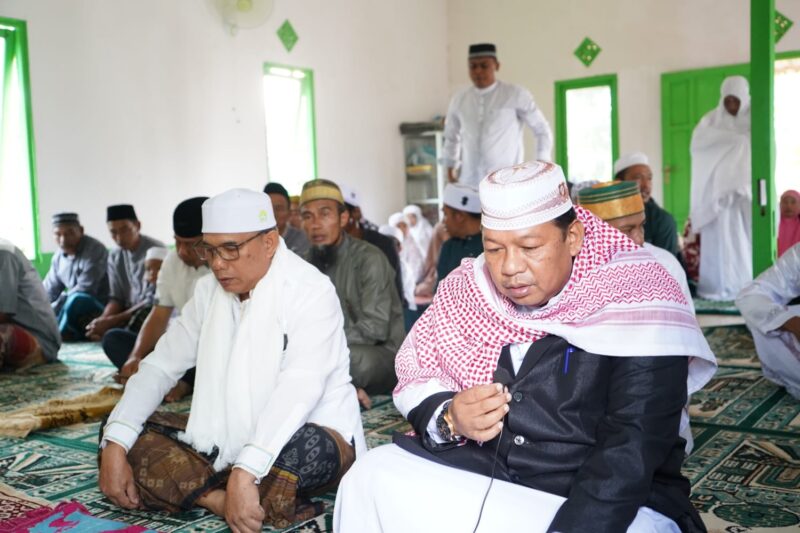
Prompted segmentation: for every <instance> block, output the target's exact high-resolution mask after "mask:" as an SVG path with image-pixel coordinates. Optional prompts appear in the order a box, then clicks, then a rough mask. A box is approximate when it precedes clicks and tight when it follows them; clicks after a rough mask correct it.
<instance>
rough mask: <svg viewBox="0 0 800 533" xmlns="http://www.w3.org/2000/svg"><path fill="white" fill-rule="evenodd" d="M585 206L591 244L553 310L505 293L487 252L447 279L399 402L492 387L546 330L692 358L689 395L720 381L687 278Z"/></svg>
mask: <svg viewBox="0 0 800 533" xmlns="http://www.w3.org/2000/svg"><path fill="white" fill-rule="evenodd" d="M575 210H576V212H577V215H578V219H579V220H580V221H581V222H582V223H583V225H584V228H585V237H584V241H583V247H582V248H581V250H580V252H579V253H578V256H577V257H576V258H575V261H574V264H573V267H572V274H571V276H570V278H569V281H568V282H567V284H566V286H565V287H564V289H563V290H562V291H561V293H559V294H558V295H557V296H556V297H554V298H553V299H552V300H550V302H548V304H547V305H546V306H543V307H541V308H537V309H532V310H529V309H520V308H518V307H517V306H515V305H514V304H513V303H512V302H511V301H510V300H508V299H507V298H506V297H504V296H502V295H501V294H500V293H499V292H498V291H497V290H496V288H495V286H494V283H492V280H491V278H490V276H489V272H488V270H487V268H486V266H485V262H484V258H483V255H481V256H480V257H478V258H476V259H465V260H464V261H462V263H461V266H460V267H459V268H457V269H456V270H454V271H453V272H452V273H451V274H450V275H449V276H448V277H447V278H446V279H445V280H443V281H442V282H441V283H440V284H439V287H438V289H437V291H436V297H435V298H434V301H433V304H432V305H431V307H430V308H429V309H428V310H427V311H426V312H425V314H423V315H422V317H421V318H420V319H419V320H417V322H416V324H415V325H414V328H413V329H412V330H411V332H410V333H409V335H408V337H406V340H405V342H404V343H403V345H402V346H401V348H400V351H399V352H398V354H397V358H396V360H395V369H396V371H397V378H398V384H397V388H396V389H395V391H394V400H395V404H396V405H397V407H398V409H399V410H400V411H401V412H402V413H403V414H404V415H407V414H408V412H409V411H410V410H411V409H413V408H414V407H416V406H417V405H419V403H420V402H421V401H422V400H424V399H425V398H427V397H428V396H430V395H431V394H433V393H436V392H441V391H460V390H463V389H467V388H470V387H473V386H475V385H482V384H486V383H491V381H492V375H493V372H494V370H495V369H496V368H497V360H498V359H499V357H500V350H501V349H502V347H503V346H505V345H507V344H520V343H530V342H535V341H537V340H539V339H541V338H543V337H545V336H546V335H557V336H559V337H561V338H563V339H565V340H566V341H567V342H569V343H570V344H572V345H573V346H576V347H578V348H581V349H583V350H586V351H588V352H591V353H596V354H601V355H608V356H619V357H631V356H675V355H685V356H687V357H690V358H691V360H690V363H689V377H688V393H689V394H691V393H692V392H694V391H696V390H699V389H700V388H701V387H702V386H703V385H704V384H705V383H707V382H708V380H709V379H711V377H712V376H713V375H714V371H715V369H716V360H715V358H714V354H713V353H712V352H711V349H710V348H709V346H708V343H707V342H706V339H705V337H704V336H703V334H702V332H701V331H700V328H699V326H698V324H697V319H696V318H695V316H694V313H693V312H692V309H691V307H690V305H689V302H687V300H686V297H685V296H684V295H683V292H682V291H681V288H680V286H679V285H678V282H677V281H675V279H674V278H672V277H671V276H670V275H669V273H668V272H667V271H666V269H664V267H662V266H661V265H660V264H659V263H658V262H657V261H656V260H655V259H654V257H653V256H652V255H651V254H650V252H648V251H647V250H646V249H644V248H640V247H638V246H636V244H635V243H634V242H633V241H632V240H630V239H629V238H628V237H626V236H625V235H624V234H622V233H621V232H619V231H618V230H616V229H614V228H612V227H611V226H609V225H608V224H606V223H605V222H603V221H602V220H600V219H599V218H597V217H596V216H594V215H593V214H591V213H590V212H589V211H587V210H586V209H584V208H582V207H576V208H575ZM623 339H624V340H623Z"/></svg>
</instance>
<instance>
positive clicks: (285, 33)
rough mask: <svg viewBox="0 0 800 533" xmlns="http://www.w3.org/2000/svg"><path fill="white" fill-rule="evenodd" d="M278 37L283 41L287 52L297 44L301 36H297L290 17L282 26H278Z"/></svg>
mask: <svg viewBox="0 0 800 533" xmlns="http://www.w3.org/2000/svg"><path fill="white" fill-rule="evenodd" d="M278 38H279V39H280V40H281V42H282V43H283V47H284V48H286V51H287V52H291V51H292V48H294V45H295V44H297V41H298V39H299V37H298V36H297V32H296V31H294V27H293V26H292V23H291V22H289V19H286V21H285V22H284V23H283V24H281V27H280V28H278Z"/></svg>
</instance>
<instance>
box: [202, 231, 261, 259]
mask: <svg viewBox="0 0 800 533" xmlns="http://www.w3.org/2000/svg"><path fill="white" fill-rule="evenodd" d="M268 231H269V230H264V231H259V232H258V233H256V234H255V235H253V236H252V237H250V238H249V239H246V240H244V241H242V242H240V243H238V244H237V243H235V242H226V243H225V244H221V245H219V246H211V245H210V244H206V243H204V242H202V241H201V242H199V243H197V244H195V245H194V249H195V252H197V257H199V258H200V259H202V260H203V261H207V262H209V263H210V262H211V261H213V260H214V257H215V256H217V255H218V256H219V257H220V258H221V259H222V260H223V261H236V260H237V259H239V249H240V248H241V247H242V246H244V245H245V244H247V243H248V242H250V241H252V240H253V239H255V238H256V237H258V236H260V235H264V234H265V233H267V232H268Z"/></svg>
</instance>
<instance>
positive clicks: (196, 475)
mask: <svg viewBox="0 0 800 533" xmlns="http://www.w3.org/2000/svg"><path fill="white" fill-rule="evenodd" d="M187 420H188V415H186V414H177V413H155V414H153V416H151V417H150V418H149V419H148V421H147V423H146V424H145V427H144V430H143V431H142V434H141V435H140V436H139V439H138V440H137V441H136V444H135V445H134V446H133V448H131V450H130V452H128V462H129V463H130V464H131V467H132V469H133V477H134V481H135V482H136V487H137V488H138V490H139V496H140V498H141V500H142V504H143V505H144V506H145V508H147V509H150V510H154V511H167V512H170V513H176V512H179V511H184V510H189V509H191V508H192V507H194V505H195V502H196V501H197V499H198V498H200V497H201V496H203V495H205V494H207V493H208V492H211V491H212V490H215V489H223V490H224V489H225V485H226V483H227V481H228V477H229V476H230V472H231V469H230V468H226V469H225V470H223V471H221V472H215V471H214V468H213V466H212V465H213V463H214V459H215V457H214V456H213V455H212V456H209V455H206V454H204V453H201V452H198V451H197V450H195V449H193V448H192V447H191V446H189V445H188V444H186V443H183V442H181V441H179V440H178V439H177V434H178V433H179V432H181V431H183V430H184V429H185V428H186V422H187ZM100 438H101V440H102V433H101V435H100ZM354 460H355V451H354V449H353V446H352V445H351V444H350V443H348V442H347V441H345V440H344V438H342V436H341V435H339V433H338V432H336V431H334V430H332V429H329V428H325V427H322V426H318V425H316V424H305V425H304V426H302V427H301V428H300V429H299V430H297V432H295V434H294V435H293V436H292V438H291V439H289V442H288V443H287V444H286V446H284V448H283V450H281V453H280V454H278V458H277V459H276V460H275V463H274V464H273V466H272V468H271V469H270V471H269V473H268V474H267V476H266V477H265V478H264V479H263V480H262V481H261V484H260V485H259V486H258V489H259V494H260V496H261V506H262V507H263V508H264V511H265V512H266V517H265V519H264V523H266V524H269V525H271V526H273V527H277V528H285V527H288V526H289V525H291V524H293V523H295V522H300V521H303V520H308V519H310V518H313V517H315V516H317V515H319V514H320V513H322V511H323V504H322V503H320V502H313V501H311V500H309V497H310V496H313V495H316V494H322V493H324V492H327V491H328V490H332V489H333V488H335V487H336V486H337V485H338V483H339V480H340V479H341V478H342V476H344V474H345V473H346V472H347V470H348V469H349V468H350V466H351V465H352V464H353V461H354Z"/></svg>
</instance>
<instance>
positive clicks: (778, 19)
mask: <svg viewBox="0 0 800 533" xmlns="http://www.w3.org/2000/svg"><path fill="white" fill-rule="evenodd" d="M793 24H794V22H792V21H791V20H789V19H788V18H786V16H785V15H784V14H783V13H781V12H780V11H775V42H776V43H777V42H778V41H780V40H781V37H783V36H784V35H786V32H787V31H789V28H791V27H792V25H793Z"/></svg>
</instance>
